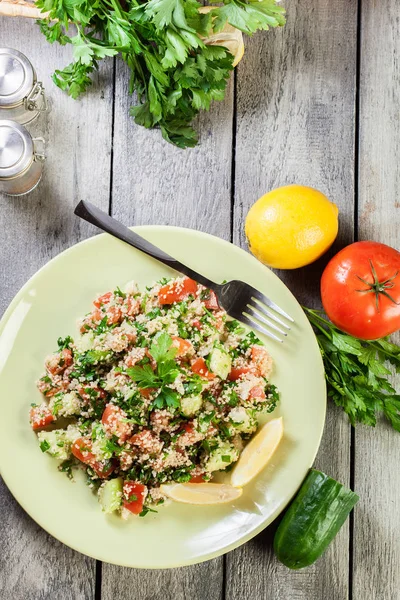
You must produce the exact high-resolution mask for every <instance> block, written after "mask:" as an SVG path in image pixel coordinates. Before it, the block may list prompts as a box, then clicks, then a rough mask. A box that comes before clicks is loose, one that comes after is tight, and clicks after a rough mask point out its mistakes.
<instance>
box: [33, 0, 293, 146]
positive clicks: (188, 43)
mask: <svg viewBox="0 0 400 600" xmlns="http://www.w3.org/2000/svg"><path fill="white" fill-rule="evenodd" d="M36 6H37V7H38V8H39V9H41V10H42V12H48V13H49V14H48V17H47V18H46V19H44V20H42V21H40V22H39V26H40V29H41V31H42V33H43V34H44V35H45V37H46V39H47V41H49V42H50V43H54V42H58V43H60V44H62V45H65V44H71V45H72V48H73V62H72V63H71V64H69V65H68V66H67V67H65V68H64V69H62V70H56V72H55V73H54V75H53V81H54V82H55V83H56V85H58V87H60V88H61V89H62V90H65V91H67V92H68V94H69V95H70V96H72V98H77V97H78V96H79V95H80V94H82V93H83V92H85V91H86V90H87V88H88V87H89V86H90V85H91V83H92V79H91V76H92V74H93V72H94V71H95V70H97V68H98V65H99V61H101V60H102V59H104V58H107V57H111V56H115V55H117V54H120V56H121V57H122V59H123V60H124V61H125V63H126V64H127V65H128V67H129V70H130V83H129V88H128V93H129V94H130V95H132V94H133V93H134V92H135V93H136V98H137V105H136V106H132V108H131V110H130V114H131V115H132V116H133V117H134V119H135V121H136V123H138V124H139V125H143V126H144V127H146V128H153V127H159V128H160V129H161V133H162V135H163V137H164V139H166V140H167V141H169V142H171V143H173V144H175V145H177V146H179V147H180V148H185V147H187V146H194V145H196V143H197V137H196V133H195V132H194V130H193V128H192V126H191V122H192V120H193V119H194V117H195V116H196V115H197V113H198V112H199V111H200V110H208V109H209V107H210V103H211V102H212V100H222V99H223V98H224V95H225V89H226V86H227V82H228V79H229V75H230V73H231V71H232V68H233V67H232V62H233V56H232V54H230V52H229V51H228V50H227V49H226V48H224V47H222V46H214V45H212V46H211V45H209V46H207V45H206V44H205V42H204V39H205V38H207V37H208V36H209V35H210V34H213V33H217V32H220V31H221V30H222V29H223V28H224V26H225V25H226V23H230V24H231V25H232V26H234V27H236V28H237V29H239V30H241V31H243V32H244V33H247V34H248V35H251V34H253V33H254V32H255V31H257V30H259V29H269V28H270V27H277V26H280V25H284V23H285V18H284V12H285V11H284V9H283V8H282V7H281V6H279V5H278V4H277V2H276V0H224V4H223V6H220V7H215V8H214V9H213V10H212V11H210V12H208V13H207V14H202V13H199V8H200V7H201V4H200V3H199V2H197V1H196V0H149V1H148V2H146V1H144V2H143V1H142V2H140V1H138V0H95V1H89V0H36ZM71 30H72V32H73V34H72V35H71V34H70V32H71Z"/></svg>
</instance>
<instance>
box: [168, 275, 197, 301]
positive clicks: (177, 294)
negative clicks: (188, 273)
mask: <svg viewBox="0 0 400 600" xmlns="http://www.w3.org/2000/svg"><path fill="white" fill-rule="evenodd" d="M196 291H197V283H196V282H195V281H193V279H189V277H185V279H184V280H183V281H181V282H179V283H176V282H173V283H167V285H163V286H162V288H161V289H160V291H159V292H158V301H159V303H160V304H172V303H173V302H180V301H181V300H184V299H185V298H186V297H187V296H189V294H193V295H194V294H195V293H196Z"/></svg>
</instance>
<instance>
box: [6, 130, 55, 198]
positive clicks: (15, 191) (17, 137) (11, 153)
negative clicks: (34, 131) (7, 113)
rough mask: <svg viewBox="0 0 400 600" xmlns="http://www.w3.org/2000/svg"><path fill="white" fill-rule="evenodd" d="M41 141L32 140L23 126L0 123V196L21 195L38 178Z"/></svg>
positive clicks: (31, 187) (32, 187)
mask: <svg viewBox="0 0 400 600" xmlns="http://www.w3.org/2000/svg"><path fill="white" fill-rule="evenodd" d="M44 145H45V144H44V139H43V138H32V136H31V134H30V133H29V131H28V130H27V129H25V127H24V126H23V125H20V124H19V123H15V121H10V120H4V121H0V193H4V194H8V195H10V196H22V195H23V194H27V193H28V192H30V191H32V190H33V189H34V188H35V187H36V186H37V185H38V183H39V181H40V179H41V177H42V171H43V164H44V161H45V155H44Z"/></svg>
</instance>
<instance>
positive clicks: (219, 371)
mask: <svg viewBox="0 0 400 600" xmlns="http://www.w3.org/2000/svg"><path fill="white" fill-rule="evenodd" d="M209 364H210V370H211V371H212V372H213V373H215V374H216V375H218V377H220V378H221V379H226V378H227V377H228V375H229V373H230V372H231V368H232V359H231V357H230V356H229V354H227V353H226V352H224V351H223V350H221V349H220V348H214V349H213V350H212V352H211V354H210V358H209Z"/></svg>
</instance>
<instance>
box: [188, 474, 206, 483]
mask: <svg viewBox="0 0 400 600" xmlns="http://www.w3.org/2000/svg"><path fill="white" fill-rule="evenodd" d="M189 483H204V479H203V475H195V476H194V477H192V478H191V479H190V480H189Z"/></svg>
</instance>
